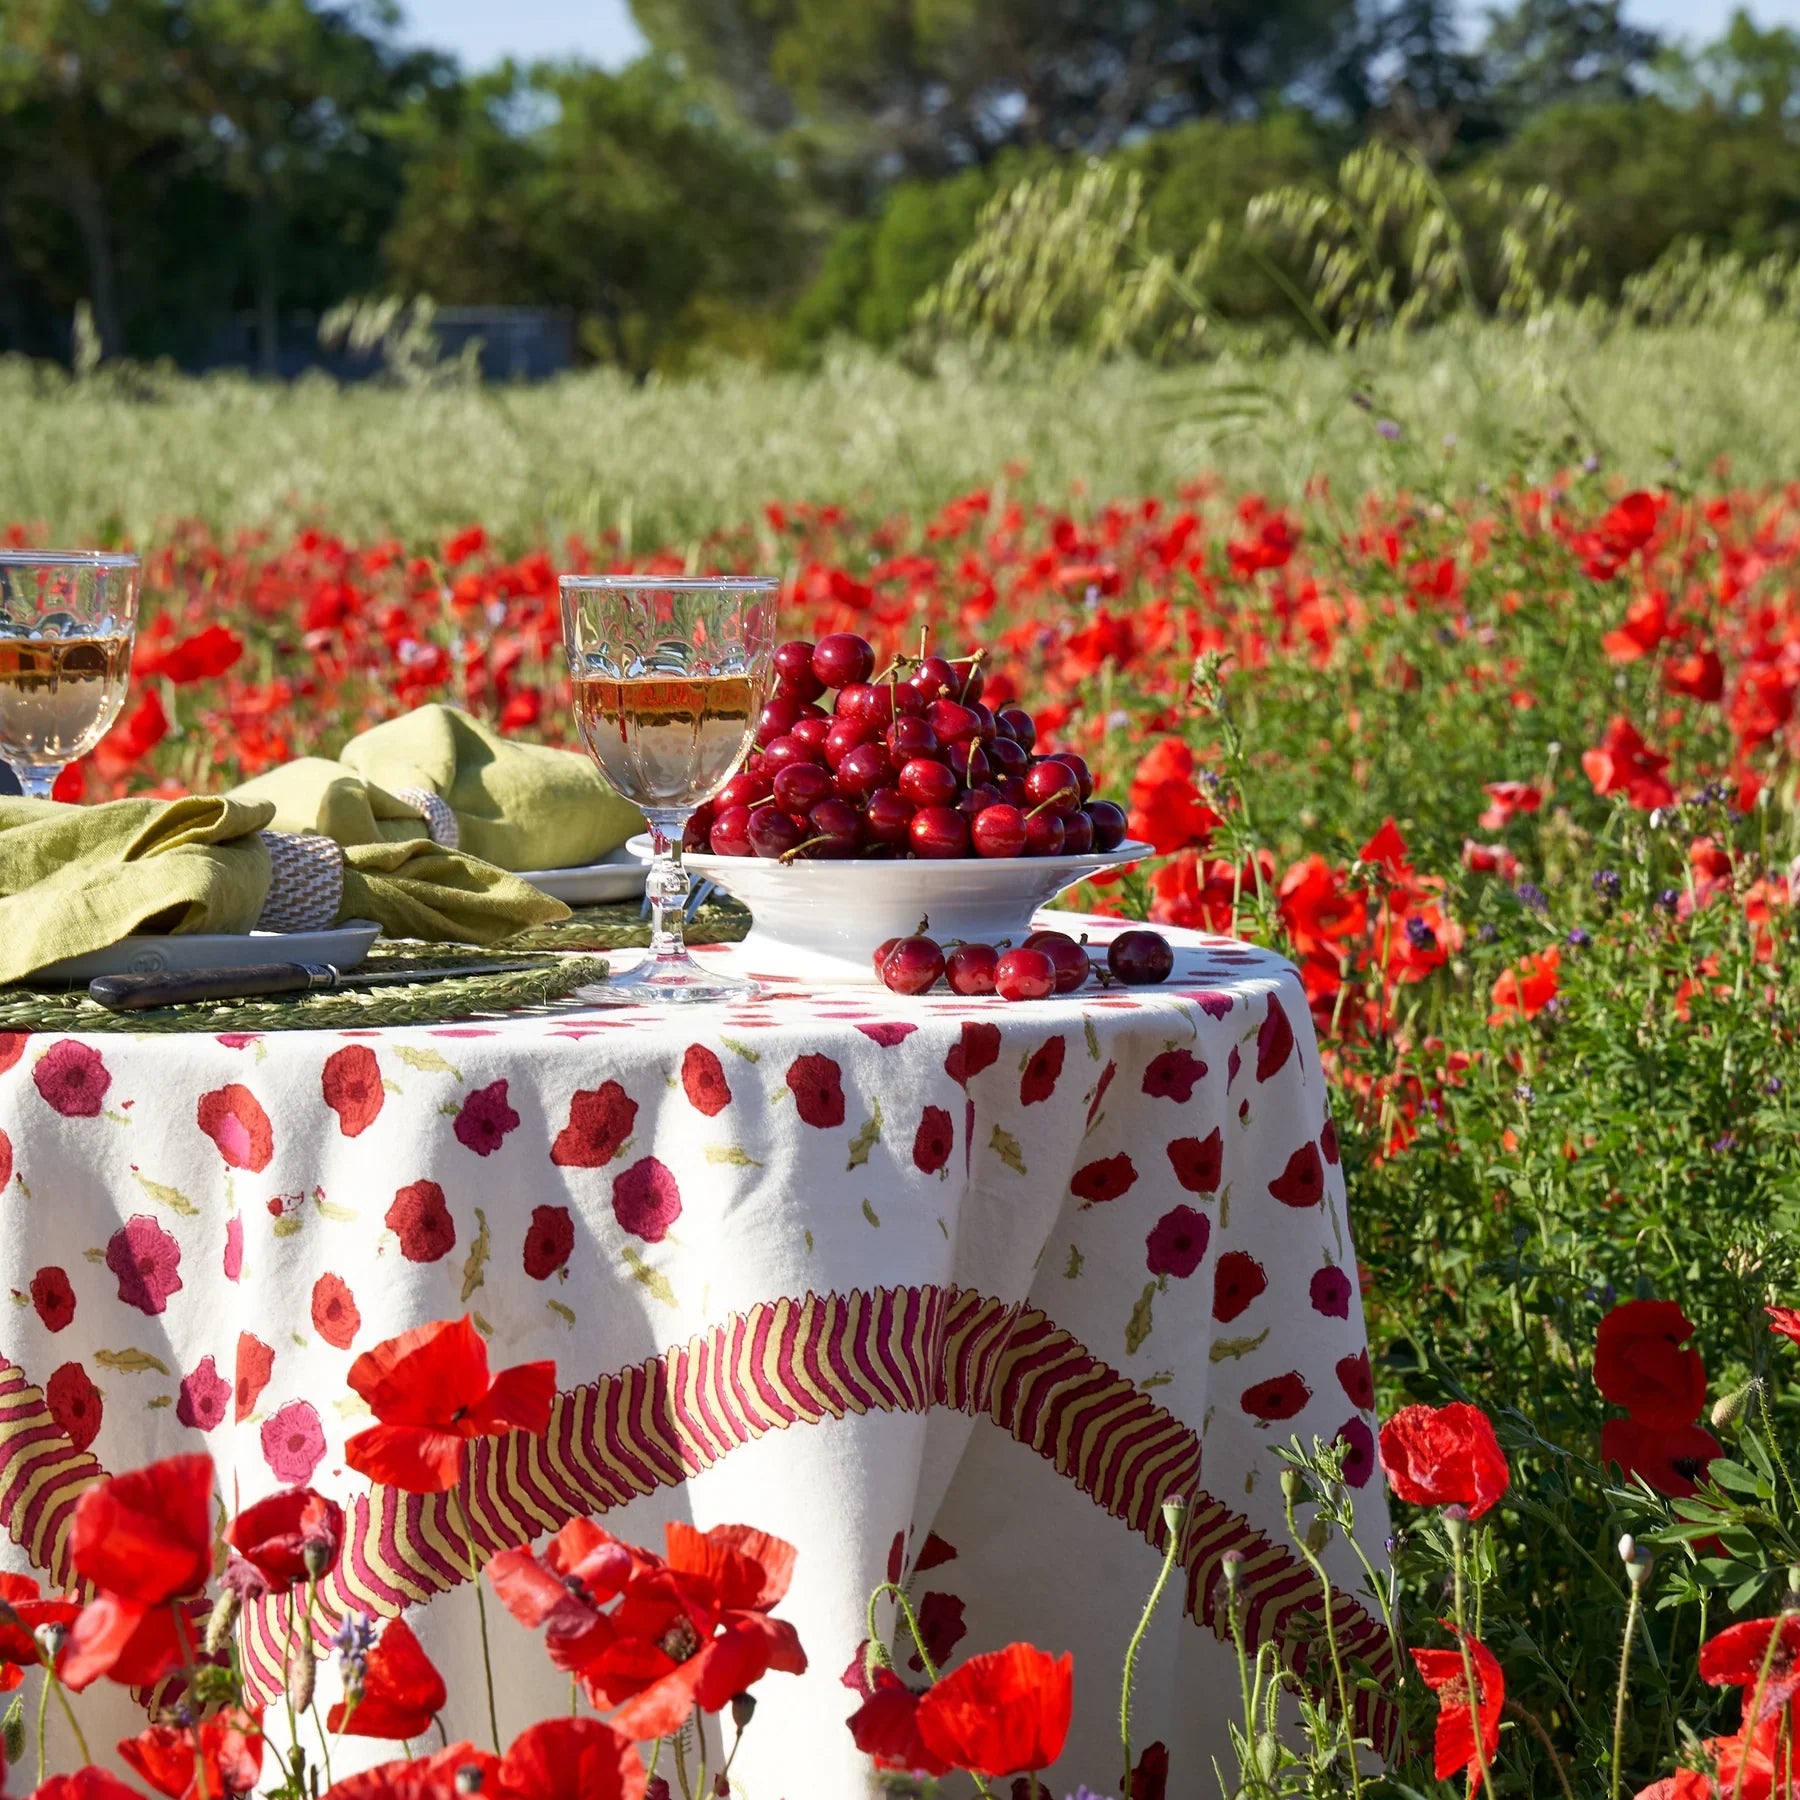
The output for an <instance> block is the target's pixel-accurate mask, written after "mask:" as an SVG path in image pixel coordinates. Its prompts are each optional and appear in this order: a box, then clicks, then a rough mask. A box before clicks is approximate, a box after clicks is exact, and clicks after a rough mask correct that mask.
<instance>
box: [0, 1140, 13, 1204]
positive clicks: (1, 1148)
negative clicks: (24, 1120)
mask: <svg viewBox="0 0 1800 1800" xmlns="http://www.w3.org/2000/svg"><path fill="white" fill-rule="evenodd" d="M12 1178H13V1147H12V1139H11V1138H9V1137H8V1136H7V1135H6V1133H5V1132H4V1131H0V1193H5V1191H6V1190H7V1188H8V1187H10V1186H11V1185H12Z"/></svg>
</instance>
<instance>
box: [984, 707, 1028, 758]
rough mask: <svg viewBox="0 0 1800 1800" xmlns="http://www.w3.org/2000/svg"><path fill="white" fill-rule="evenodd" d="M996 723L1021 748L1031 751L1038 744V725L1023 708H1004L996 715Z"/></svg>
mask: <svg viewBox="0 0 1800 1800" xmlns="http://www.w3.org/2000/svg"><path fill="white" fill-rule="evenodd" d="M994 723H995V724H996V725H998V726H999V728H1000V730H1001V731H1002V732H1003V733H1004V734H1005V735H1006V736H1007V737H1009V738H1011V739H1012V741H1013V742H1014V743H1015V744H1017V745H1018V746H1019V748H1020V749H1021V750H1029V749H1030V748H1031V746H1032V745H1033V744H1035V743H1036V742H1037V724H1036V721H1035V720H1033V718H1032V716H1031V714H1030V713H1028V712H1027V711H1026V710H1025V709H1024V707H1022V706H1003V707H1001V708H1000V710H999V711H998V712H997V713H995V714H994Z"/></svg>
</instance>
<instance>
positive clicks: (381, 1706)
mask: <svg viewBox="0 0 1800 1800" xmlns="http://www.w3.org/2000/svg"><path fill="white" fill-rule="evenodd" d="M448 1698H449V1690H448V1689H447V1688H446V1687H445V1686H444V1678H443V1676H442V1675H440V1674H439V1673H438V1672H437V1670H436V1668H435V1667H433V1665H432V1661H431V1658H430V1657H428V1656H427V1655H426V1654H425V1651H424V1649H423V1648H422V1647H421V1645H420V1643H419V1640H418V1639H417V1638H416V1637H415V1636H414V1635H413V1631H412V1627H411V1626H410V1625H408V1624H407V1622H406V1621H405V1620H404V1619H395V1620H393V1621H392V1622H391V1623H390V1624H389V1625H388V1628H387V1629H386V1630H385V1631H384V1632H383V1633H382V1634H381V1641H380V1642H379V1643H378V1644H376V1646H375V1648H374V1649H373V1650H371V1651H369V1652H367V1655H366V1658H365V1661H364V1666H363V1678H362V1693H361V1697H360V1698H359V1699H357V1700H356V1702H355V1704H354V1705H351V1704H350V1703H349V1702H347V1701H342V1700H340V1701H339V1702H338V1703H337V1705H335V1706H334V1707H332V1709H331V1711H330V1713H329V1714H328V1715H327V1717H326V1720H325V1723H326V1725H327V1726H328V1727H329V1728H330V1729H331V1730H333V1731H347V1732H349V1733H350V1735H351V1736H352V1737H371V1738H393V1739H404V1738H414V1737H417V1736H419V1734H420V1733H421V1732H423V1731H425V1730H426V1729H427V1728H428V1727H429V1726H430V1724H431V1721H432V1720H433V1719H435V1718H436V1717H437V1715H438V1714H439V1713H440V1712H442V1711H443V1710H444V1703H445V1701H446V1700H447V1699H448Z"/></svg>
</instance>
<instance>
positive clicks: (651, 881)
mask: <svg viewBox="0 0 1800 1800" xmlns="http://www.w3.org/2000/svg"><path fill="white" fill-rule="evenodd" d="M561 585H562V614H563V644H564V647H565V648H566V650H567V651H568V656H569V673H570V676H571V678H572V679H573V681H574V687H575V723H576V726H577V728H578V729H579V731H580V732H581V741H582V742H583V743H584V744H585V745H586V746H587V750H588V754H589V755H590V756H591V757H593V759H594V761H595V762H596V763H597V764H598V765H599V768H600V773H601V774H602V775H603V776H605V777H606V779H607V781H609V782H610V783H611V784H612V786H613V787H615V788H616V789H617V790H618V791H619V792H620V793H621V794H623V795H624V796H625V798H626V799H627V800H629V801H631V802H632V804H633V805H635V806H637V807H638V808H639V809H640V810H641V811H642V812H643V815H644V817H645V819H646V820H648V821H649V825H650V835H651V838H652V840H653V841H654V843H655V846H656V859H655V861H654V862H653V863H652V864H651V867H650V872H649V875H648V877H647V879H646V883H645V885H646V887H647V889H648V891H649V895H650V905H651V911H652V917H651V927H650V948H649V950H648V952H647V953H646V954H645V957H644V960H643V961H642V962H641V963H640V964H639V965H638V966H637V968H636V969H634V970H633V971H632V973H631V975H630V976H629V977H628V978H627V979H625V980H623V981H615V982H609V983H608V984H607V986H606V987H605V988H604V989H598V990H594V991H593V993H592V995H591V997H592V998H595V999H598V998H601V997H604V998H606V999H608V1000H619V999H627V1000H636V1001H638V1002H640V1003H643V1004H648V1005H657V1006H661V1005H670V1004H676V1003H680V1002H684V1001H697V1000H736V999H742V998H745V997H746V996H748V995H751V994H754V993H756V992H757V987H756V983H755V982H753V981H744V980H742V979H741V978H739V977H738V976H735V975H726V974H723V973H715V972H714V971H712V970H710V969H703V968H702V967H701V966H700V965H699V964H698V963H697V962H695V961H694V959H693V958H692V957H691V956H689V955H688V951H687V945H686V944H685V943H684V942H683V941H682V932H681V927H682V919H683V914H684V908H685V906H686V902H687V897H688V889H689V882H688V874H687V871H686V870H685V869H684V868H683V867H682V866H681V840H682V835H683V833H684V832H685V831H686V829H687V822H688V819H689V817H690V816H691V814H692V813H693V811H694V809H695V808H696V807H697V806H700V805H702V804H703V803H704V802H706V801H708V800H710V799H711V798H712V797H713V795H714V794H716V793H717V792H718V791H719V789H720V788H722V787H723V786H724V785H725V783H726V782H727V781H729V780H730V779H731V776H732V774H733V772H734V771H735V770H736V768H737V766H738V764H739V763H741V762H742V761H743V760H744V757H745V755H746V753H747V752H748V751H749V749H750V744H751V740H752V738H753V737H754V735H755V732H756V724H757V718H758V716H759V714H760V713H761V711H762V706H763V697H764V690H765V689H766V687H767V685H768V679H769V670H770V662H771V656H772V652H773V649H774V636H775V596H776V592H777V590H778V588H779V586H780V584H779V583H778V582H775V581H772V580H768V579H766V578H764V577H761V576H739V575H721V576H707V577H686V578H683V577H670V576H655V575H565V576H563V578H562V584H561ZM584 997H590V996H584Z"/></svg>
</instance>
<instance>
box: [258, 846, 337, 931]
mask: <svg viewBox="0 0 1800 1800" xmlns="http://www.w3.org/2000/svg"><path fill="white" fill-rule="evenodd" d="M262 841H263V843H264V844H265V845H266V846H267V848H268V852H269V893H268V898H267V899H265V900H264V901H263V909H262V914H261V916H260V917H259V918H258V919H257V921H256V928H257V930H258V931H323V930H324V929H325V927H326V926H328V925H335V924H336V923H337V916H338V909H339V907H341V906H342V905H343V901H344V851H343V847H342V846H341V845H340V844H339V843H338V842H337V840H336V839H335V838H328V837H325V836H323V835H322V834H321V833H319V832H314V831H307V832H292V831H265V832H263V833H262Z"/></svg>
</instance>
